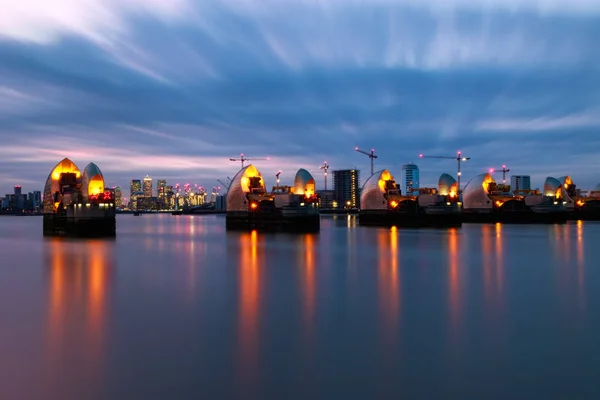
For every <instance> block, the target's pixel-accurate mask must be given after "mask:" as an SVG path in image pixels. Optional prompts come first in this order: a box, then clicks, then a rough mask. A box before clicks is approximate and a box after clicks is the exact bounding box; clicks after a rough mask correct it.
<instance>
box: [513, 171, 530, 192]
mask: <svg viewBox="0 0 600 400" xmlns="http://www.w3.org/2000/svg"><path fill="white" fill-rule="evenodd" d="M510 190H512V191H513V192H514V191H515V190H531V178H530V176H529V175H513V176H511V177H510Z"/></svg>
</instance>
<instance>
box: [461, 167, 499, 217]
mask: <svg viewBox="0 0 600 400" xmlns="http://www.w3.org/2000/svg"><path fill="white" fill-rule="evenodd" d="M490 183H494V178H492V176H491V175H490V174H488V173H485V174H481V175H477V176H476V177H474V178H473V179H471V180H470V181H469V182H468V183H467V185H466V186H465V190H464V191H463V208H464V209H478V208H479V209H481V208H492V207H493V206H494V205H493V203H492V200H491V199H490V198H489V197H488V188H489V184H490Z"/></svg>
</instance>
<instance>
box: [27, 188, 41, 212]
mask: <svg viewBox="0 0 600 400" xmlns="http://www.w3.org/2000/svg"><path fill="white" fill-rule="evenodd" d="M29 201H30V203H31V208H32V209H33V210H35V211H39V210H41V209H42V192H41V191H39V190H34V191H33V192H30V193H29Z"/></svg>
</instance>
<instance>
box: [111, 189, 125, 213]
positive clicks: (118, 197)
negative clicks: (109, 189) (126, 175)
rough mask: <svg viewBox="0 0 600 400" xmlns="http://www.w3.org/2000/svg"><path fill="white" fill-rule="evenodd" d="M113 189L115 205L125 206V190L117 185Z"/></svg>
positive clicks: (118, 206)
mask: <svg viewBox="0 0 600 400" xmlns="http://www.w3.org/2000/svg"><path fill="white" fill-rule="evenodd" d="M113 190H114V191H115V207H117V208H123V192H122V191H121V187H120V186H115V187H114V188H113Z"/></svg>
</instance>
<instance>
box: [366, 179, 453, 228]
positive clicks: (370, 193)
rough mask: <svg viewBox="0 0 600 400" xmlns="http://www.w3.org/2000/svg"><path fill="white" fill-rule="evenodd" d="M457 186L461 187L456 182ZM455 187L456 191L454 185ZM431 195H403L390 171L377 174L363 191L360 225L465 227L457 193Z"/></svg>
mask: <svg viewBox="0 0 600 400" xmlns="http://www.w3.org/2000/svg"><path fill="white" fill-rule="evenodd" d="M454 185H455V186H457V185H456V183H455V182H454ZM450 186H452V182H451V183H450ZM452 188H454V189H455V187H454V186H452ZM430 192H431V193H427V194H420V195H418V196H403V195H402V194H401V193H400V189H399V188H398V185H397V184H396V182H395V181H394V177H393V176H392V174H391V173H390V172H389V171H388V170H385V169H384V170H381V171H378V172H375V173H374V174H373V175H371V177H370V178H369V179H368V180H367V181H366V182H365V184H364V186H363V189H362V193H361V196H360V204H361V209H360V212H359V217H358V218H359V224H360V225H367V226H368V225H371V226H393V225H395V226H399V227H414V228H418V227H458V226H461V224H462V221H461V208H460V205H459V204H458V203H459V202H458V196H457V194H456V192H452V193H445V194H444V195H442V194H438V193H437V191H433V190H432V191H430ZM433 192H436V193H433Z"/></svg>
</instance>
